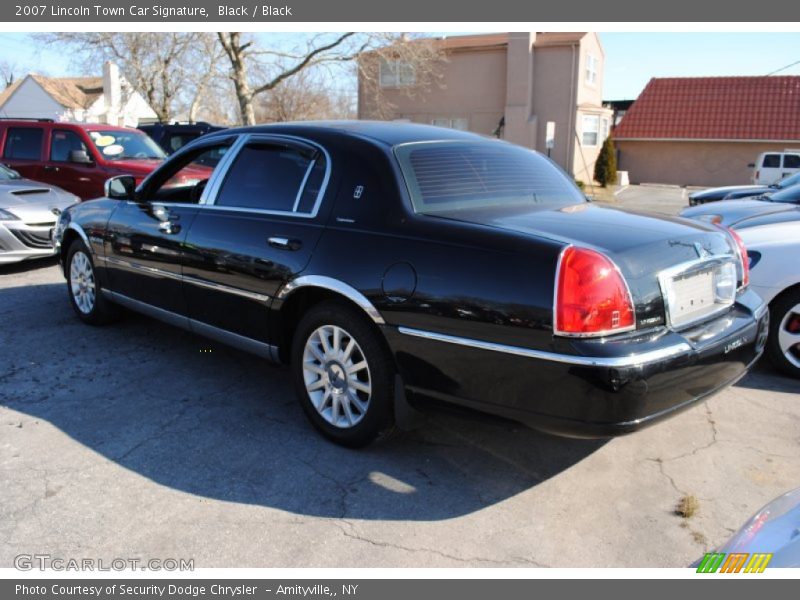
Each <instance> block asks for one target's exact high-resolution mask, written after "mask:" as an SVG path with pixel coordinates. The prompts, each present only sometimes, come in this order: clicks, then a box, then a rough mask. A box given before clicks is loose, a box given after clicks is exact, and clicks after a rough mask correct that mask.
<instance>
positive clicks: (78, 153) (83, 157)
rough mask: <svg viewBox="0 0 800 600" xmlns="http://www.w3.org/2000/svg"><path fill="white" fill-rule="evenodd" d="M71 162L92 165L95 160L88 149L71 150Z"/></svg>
mask: <svg viewBox="0 0 800 600" xmlns="http://www.w3.org/2000/svg"><path fill="white" fill-rule="evenodd" d="M69 162H72V163H78V164H79V165H90V164H92V162H93V161H92V157H91V156H89V154H88V153H87V152H86V150H70V151H69Z"/></svg>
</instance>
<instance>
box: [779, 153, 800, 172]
mask: <svg viewBox="0 0 800 600" xmlns="http://www.w3.org/2000/svg"><path fill="white" fill-rule="evenodd" d="M783 167H784V168H785V169H800V154H784V155H783Z"/></svg>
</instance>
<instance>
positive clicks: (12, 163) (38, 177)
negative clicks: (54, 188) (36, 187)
mask: <svg viewBox="0 0 800 600" xmlns="http://www.w3.org/2000/svg"><path fill="white" fill-rule="evenodd" d="M44 132H45V128H44V127H43V126H42V125H39V124H36V123H31V124H30V125H28V124H24V125H10V126H8V127H7V128H6V130H5V136H4V139H3V164H5V165H8V166H9V167H11V168H12V169H14V170H15V171H17V172H18V173H19V174H20V175H22V176H23V177H27V178H28V179H33V180H34V181H44V182H46V183H50V181H49V179H48V178H47V177H46V175H47V174H45V173H43V172H42V157H43V155H44V138H45V136H44Z"/></svg>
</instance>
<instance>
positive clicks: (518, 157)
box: [395, 141, 586, 213]
mask: <svg viewBox="0 0 800 600" xmlns="http://www.w3.org/2000/svg"><path fill="white" fill-rule="evenodd" d="M395 154H396V156H397V158H398V160H399V161H400V166H401V169H402V171H403V175H404V177H405V180H406V184H407V185H408V189H409V192H410V194H411V199H412V202H413V203H414V210H416V212H418V213H431V212H437V211H449V210H457V209H471V208H483V207H496V206H506V205H508V206H510V205H530V206H537V207H552V206H563V205H569V204H578V203H583V202H585V201H586V199H585V198H584V196H583V194H582V193H581V192H580V190H578V188H577V186H576V185H575V184H574V183H573V182H572V181H571V180H570V179H569V178H568V177H567V176H566V175H565V174H564V172H563V171H561V170H560V169H559V168H558V167H556V166H555V165H554V164H553V163H552V162H551V161H550V160H549V159H547V158H545V157H544V156H542V155H540V154H537V153H535V152H533V151H531V150H527V149H525V148H521V147H519V146H514V145H512V144H506V143H503V142H493V141H486V142H430V143H425V142H422V143H412V144H404V145H402V146H398V147H396V148H395Z"/></svg>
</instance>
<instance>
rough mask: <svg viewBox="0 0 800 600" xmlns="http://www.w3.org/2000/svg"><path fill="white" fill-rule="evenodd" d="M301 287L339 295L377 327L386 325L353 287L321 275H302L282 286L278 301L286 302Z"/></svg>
mask: <svg viewBox="0 0 800 600" xmlns="http://www.w3.org/2000/svg"><path fill="white" fill-rule="evenodd" d="M302 287H318V288H322V289H326V290H330V291H332V292H336V293H337V294H341V295H342V296H344V297H345V298H348V299H349V300H352V301H353V302H355V303H356V304H357V305H358V306H360V307H361V309H362V310H363V311H364V312H365V313H367V316H368V317H369V318H370V319H372V321H373V323H375V324H377V325H385V324H386V321H384V319H383V317H382V316H381V313H379V312H378V309H377V308H375V306H373V304H372V302H370V301H369V300H367V297H366V296H364V294H362V293H361V292H359V291H358V290H357V289H355V288H354V287H352V286H350V285H347V284H346V283H344V282H343V281H339V280H338V279H334V278H333V277H325V276H323V275H303V276H302V277H298V278H297V279H294V280H292V281H290V282H289V283H287V284H286V285H284V286H283V287H282V288H281V291H280V292H278V296H277V298H278V299H279V300H286V299H287V298H288V297H289V296H290V295H291V294H292V293H293V292H294V291H296V290H297V289H299V288H302Z"/></svg>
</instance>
